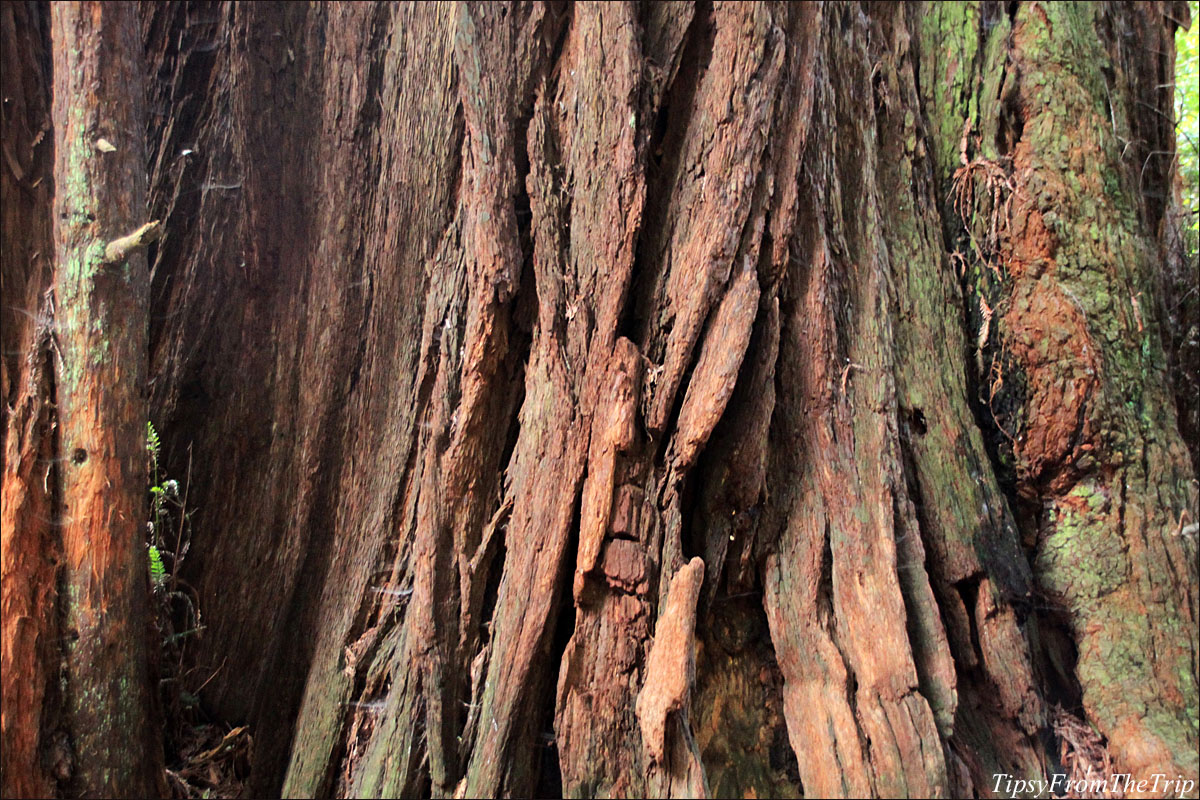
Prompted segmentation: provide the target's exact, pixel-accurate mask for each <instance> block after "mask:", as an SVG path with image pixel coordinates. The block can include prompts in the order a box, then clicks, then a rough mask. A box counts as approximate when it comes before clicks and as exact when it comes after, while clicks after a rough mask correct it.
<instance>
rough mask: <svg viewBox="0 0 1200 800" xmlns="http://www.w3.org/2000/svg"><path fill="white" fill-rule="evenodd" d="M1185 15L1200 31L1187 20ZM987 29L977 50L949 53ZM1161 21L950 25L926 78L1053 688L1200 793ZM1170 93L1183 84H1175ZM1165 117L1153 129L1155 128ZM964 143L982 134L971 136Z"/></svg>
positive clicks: (1033, 16) (958, 13)
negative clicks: (1072, 693)
mask: <svg viewBox="0 0 1200 800" xmlns="http://www.w3.org/2000/svg"><path fill="white" fill-rule="evenodd" d="M1185 13H1186V12H1185ZM964 25H965V26H966V27H967V28H975V29H977V30H978V31H979V32H980V35H979V37H978V38H973V37H965V38H964V37H958V36H954V35H948V33H947V31H948V30H949V31H958V30H961V29H962V28H963V27H964ZM1146 29H1149V30H1151V31H1154V30H1156V29H1157V30H1160V31H1161V33H1158V34H1154V35H1155V36H1157V37H1159V38H1158V39H1156V40H1157V41H1169V39H1170V34H1169V32H1170V30H1172V28H1171V27H1170V22H1169V21H1168V19H1167V18H1166V17H1164V16H1163V8H1162V6H1161V4H1141V5H1137V6H1130V5H1125V4H1112V5H1101V4H1089V3H1078V4H1072V3H1021V4H1017V5H1014V6H1013V7H1012V8H1011V9H1009V10H1007V11H1003V10H1001V9H998V8H996V7H994V6H991V5H989V4H983V5H975V6H965V7H963V6H960V7H955V6H948V5H940V4H939V5H933V6H930V7H929V9H928V14H927V16H926V19H925V26H924V31H923V35H924V37H925V39H926V41H939V42H948V43H950V44H951V47H949V48H946V49H944V50H943V49H938V50H933V49H931V50H930V51H928V52H927V55H926V58H925V61H924V62H923V65H922V67H923V70H924V72H923V76H922V77H923V79H924V81H925V87H924V88H925V89H926V93H927V96H928V97H929V101H928V103H927V106H926V107H927V109H929V112H930V124H931V128H932V129H933V131H934V133H935V137H934V140H935V142H936V146H935V152H936V153H937V154H938V156H939V164H938V172H937V174H938V179H939V182H940V189H941V191H942V193H943V208H944V211H945V212H946V214H945V218H946V221H947V228H946V231H947V236H948V242H949V245H950V247H952V248H953V249H954V251H955V256H954V260H955V263H956V264H957V265H958V266H959V269H961V270H962V271H963V272H964V273H965V283H966V286H967V304H968V311H969V315H970V318H971V321H972V325H973V327H974V330H973V331H972V332H973V333H975V334H976V336H975V337H974V341H973V343H972V344H973V350H974V351H975V352H974V353H973V358H972V362H973V365H974V368H975V376H974V377H975V382H976V387H977V391H978V396H979V401H980V404H981V406H982V407H983V409H984V414H983V417H984V420H985V426H984V427H985V429H987V428H988V424H987V423H988V422H990V423H991V429H992V437H993V443H994V446H995V448H996V451H997V456H998V458H999V459H1000V461H1001V463H1002V464H1003V465H1005V466H1006V470H1005V471H1006V472H1007V477H1008V480H1009V482H1010V485H1011V487H1012V489H1013V490H1015V492H1016V495H1017V507H1018V510H1019V511H1020V512H1021V514H1022V516H1023V528H1024V532H1025V535H1026V544H1027V546H1028V548H1029V550H1030V557H1031V563H1032V565H1033V570H1034V579H1035V584H1036V592H1037V598H1036V599H1037V602H1038V603H1039V604H1040V605H1042V606H1043V607H1045V609H1046V617H1047V619H1051V620H1054V619H1057V620H1058V622H1057V627H1058V628H1060V629H1061V630H1063V631H1065V632H1066V633H1067V634H1068V639H1069V640H1070V642H1071V644H1073V647H1071V645H1068V644H1066V642H1065V641H1063V640H1061V639H1054V638H1052V635H1051V636H1048V638H1047V659H1048V668H1049V669H1050V670H1051V671H1052V673H1054V674H1055V680H1057V681H1060V682H1063V683H1066V684H1068V685H1073V686H1075V687H1077V688H1076V691H1078V692H1079V696H1078V699H1077V702H1078V703H1080V704H1081V706H1080V708H1078V709H1077V710H1076V713H1082V714H1083V715H1085V716H1086V719H1087V720H1088V721H1089V722H1091V723H1092V724H1093V725H1094V726H1095V728H1096V729H1097V730H1098V731H1099V732H1100V733H1101V735H1103V736H1104V737H1105V738H1106V739H1107V741H1108V746H1109V749H1110V751H1111V753H1112V755H1113V758H1114V763H1115V765H1116V766H1117V767H1119V768H1120V769H1121V770H1125V771H1130V772H1132V773H1133V774H1134V775H1142V774H1147V775H1148V774H1151V773H1154V772H1161V773H1165V774H1168V775H1171V776H1175V775H1183V776H1185V777H1191V778H1193V779H1194V778H1195V777H1196V774H1197V770H1198V761H1197V752H1196V744H1197V732H1198V729H1197V726H1198V717H1197V703H1198V702H1200V700H1198V697H1197V652H1198V637H1197V627H1196V622H1197V617H1196V614H1197V586H1198V582H1197V572H1196V570H1197V567H1196V541H1195V537H1194V536H1188V535H1185V534H1184V533H1183V530H1184V528H1185V525H1186V523H1187V522H1188V521H1190V520H1195V519H1196V503H1197V494H1196V483H1195V475H1194V473H1193V471H1192V469H1191V463H1190V461H1189V458H1188V454H1187V451H1186V449H1185V448H1184V446H1183V443H1182V441H1181V439H1180V437H1179V435H1178V432H1177V428H1176V422H1175V419H1176V410H1175V407H1174V404H1173V399H1172V396H1171V393H1170V388H1169V382H1168V380H1167V377H1166V374H1165V370H1164V367H1165V364H1166V359H1165V357H1164V354H1163V352H1162V347H1161V342H1162V341H1163V337H1162V335H1161V331H1160V326H1161V324H1162V321H1161V315H1160V308H1161V305H1160V302H1161V301H1160V298H1159V297H1158V294H1157V292H1158V287H1159V279H1158V275H1157V271H1158V270H1159V268H1160V267H1159V262H1158V259H1159V257H1160V256H1159V250H1158V244H1157V241H1156V236H1157V235H1158V234H1159V233H1160V227H1159V223H1160V221H1161V214H1162V205H1161V202H1160V203H1158V204H1157V205H1156V204H1155V201H1153V200H1152V199H1151V200H1149V201H1147V200H1146V199H1145V198H1146V196H1147V195H1152V194H1153V193H1154V192H1156V191H1157V192H1164V191H1167V186H1166V185H1164V183H1163V182H1161V181H1155V180H1154V176H1155V174H1157V173H1156V171H1155V170H1157V169H1158V168H1157V167H1156V166H1155V164H1156V162H1157V161H1158V160H1159V159H1161V158H1163V157H1166V158H1167V159H1168V160H1169V158H1170V152H1159V149H1160V148H1166V149H1167V150H1168V151H1173V144H1172V143H1170V140H1169V139H1168V140H1167V142H1168V143H1167V144H1164V143H1162V142H1161V141H1160V140H1157V139H1155V138H1151V135H1150V134H1148V133H1146V131H1153V130H1156V129H1157V128H1158V126H1157V125H1155V124H1154V123H1153V120H1154V118H1155V116H1156V115H1165V116H1166V117H1167V118H1169V115H1170V108H1171V102H1170V98H1171V95H1170V92H1169V91H1167V92H1163V91H1161V88H1160V87H1158V86H1153V87H1152V89H1151V90H1150V91H1146V88H1147V84H1153V81H1154V80H1160V81H1163V80H1167V81H1169V80H1170V79H1169V78H1165V79H1164V78H1161V77H1159V78H1157V79H1156V78H1154V77H1153V76H1155V75H1159V76H1161V74H1162V73H1163V72H1164V71H1165V67H1166V65H1168V64H1169V63H1171V62H1170V59H1169V58H1168V57H1167V53H1164V52H1162V51H1161V50H1159V49H1157V48H1156V47H1154V46H1151V45H1149V44H1144V43H1141V42H1142V40H1144V39H1145V38H1146V36H1149V35H1151V34H1146V33H1143V36H1142V39H1140V40H1139V43H1138V44H1136V45H1135V44H1133V43H1132V42H1131V41H1130V34H1129V32H1130V31H1133V30H1142V31H1145V30H1146ZM1168 74H1169V73H1168ZM1147 117H1149V118H1150V120H1151V121H1150V122H1147V120H1146V118H1147ZM964 126H967V127H964Z"/></svg>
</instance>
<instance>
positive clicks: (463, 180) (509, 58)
mask: <svg viewBox="0 0 1200 800" xmlns="http://www.w3.org/2000/svg"><path fill="white" fill-rule="evenodd" d="M141 14H142V29H143V34H144V53H145V59H146V60H145V65H144V74H145V75H146V80H147V84H146V85H147V92H146V95H147V104H146V107H147V113H148V117H147V125H148V130H149V136H148V140H147V144H148V149H149V153H148V159H147V163H148V164H149V165H150V176H151V192H150V205H151V209H152V212H153V213H152V216H153V217H155V218H162V219H163V220H164V221H165V235H164V238H163V240H162V241H161V242H160V243H158V245H157V246H155V247H154V249H153V254H152V255H153V258H152V285H151V295H152V308H153V309H154V310H153V312H152V314H151V339H150V353H151V367H150V375H151V376H152V381H151V385H150V386H151V388H150V392H151V402H150V406H151V416H152V418H153V419H154V420H155V422H156V423H157V424H158V427H159V428H160V430H162V431H163V432H164V439H165V440H166V441H167V443H168V448H167V452H166V454H165V457H166V459H167V462H168V466H169V468H170V467H172V465H174V467H176V468H175V469H174V471H175V472H176V473H178V472H181V471H182V466H183V464H184V458H185V456H184V454H185V452H186V451H187V448H188V447H189V446H190V447H191V453H192V462H193V465H194V466H193V472H192V474H193V481H192V485H191V487H190V497H192V498H194V499H195V502H196V504H197V510H196V512H195V513H194V516H193V530H194V532H195V534H194V535H195V540H194V545H193V550H192V555H191V557H190V559H189V562H188V569H189V571H190V574H189V576H188V577H189V579H190V580H192V581H193V582H194V583H195V584H196V585H197V586H198V587H199V590H200V598H201V607H202V611H203V616H204V619H205V622H206V624H207V626H208V628H207V631H206V634H205V638H204V640H203V643H202V650H203V656H202V663H201V665H200V666H202V667H203V666H207V667H208V669H207V670H203V671H201V672H200V675H201V678H207V677H209V675H210V674H213V671H215V675H213V677H212V678H211V681H210V682H209V683H208V684H207V686H206V687H205V690H204V692H203V694H202V699H203V701H204V702H205V703H206V705H207V707H208V708H209V710H210V711H211V712H212V713H213V714H215V715H217V716H219V717H221V718H223V719H226V720H228V721H230V722H237V723H242V722H248V723H250V724H251V725H252V728H253V730H254V735H255V758H254V775H253V779H252V787H251V791H252V792H253V793H254V794H255V795H266V794H278V793H279V792H280V791H282V792H283V793H284V794H285V795H287V796H312V795H321V796H327V795H337V796H396V795H404V796H408V795H423V794H431V795H438V796H443V795H455V794H456V795H460V796H463V795H465V796H491V795H502V794H503V795H518V796H526V795H531V794H548V795H551V796H557V795H559V794H565V795H568V796H600V795H616V796H697V795H701V794H706V793H707V794H713V795H719V796H735V795H736V796H744V795H745V794H746V793H748V792H753V793H754V794H755V795H757V796H798V795H800V794H801V793H803V794H805V795H807V796H892V795H910V796H926V795H939V794H940V795H968V794H970V793H972V792H974V793H978V794H980V795H991V794H993V793H995V792H996V791H997V785H996V783H995V777H994V776H995V775H996V774H997V773H1004V774H1009V775H1012V776H1014V777H1018V778H1040V777H1043V776H1046V775H1047V774H1052V773H1056V772H1064V771H1067V772H1071V771H1072V770H1076V771H1077V772H1081V771H1082V770H1084V769H1085V768H1086V766H1087V762H1086V759H1087V758H1089V757H1094V756H1095V753H1094V752H1092V753H1085V752H1083V751H1082V750H1079V749H1078V748H1080V747H1082V745H1081V742H1082V740H1081V739H1080V738H1079V736H1078V735H1076V734H1074V733H1071V732H1072V731H1076V730H1087V731H1088V733H1087V736H1088V737H1092V739H1094V740H1095V743H1096V744H1098V745H1101V746H1103V747H1106V748H1107V752H1108V754H1109V755H1110V757H1111V759H1112V767H1113V769H1114V771H1119V772H1131V773H1134V774H1135V775H1147V776H1149V775H1152V774H1153V773H1155V772H1159V773H1164V774H1167V775H1169V776H1170V777H1175V776H1183V777H1186V778H1192V779H1195V778H1196V777H1197V772H1198V765H1197V758H1196V755H1195V753H1196V746H1197V741H1198V738H1200V737H1198V732H1197V724H1198V723H1197V717H1198V715H1197V709H1198V706H1200V700H1198V698H1197V674H1198V672H1200V668H1198V664H1197V653H1198V652H1200V650H1198V644H1200V642H1198V640H1197V638H1198V637H1197V634H1196V623H1197V586H1198V585H1200V579H1198V575H1197V554H1196V543H1195V535H1194V527H1192V528H1190V529H1189V527H1188V525H1189V524H1190V523H1193V522H1194V521H1195V520H1196V518H1197V490H1196V474H1195V471H1194V464H1193V462H1192V461H1191V460H1190V459H1189V458H1188V452H1187V450H1186V448H1185V446H1184V444H1183V441H1182V439H1181V437H1180V435H1179V432H1178V424H1177V422H1176V417H1177V414H1178V413H1180V412H1181V411H1182V412H1183V413H1184V415H1185V416H1187V415H1189V414H1193V413H1194V411H1193V409H1192V408H1191V407H1187V408H1183V409H1177V408H1176V407H1175V399H1174V398H1175V395H1173V393H1172V392H1173V390H1174V388H1175V386H1174V385H1173V383H1172V377H1171V376H1170V375H1168V374H1167V373H1166V371H1165V368H1166V365H1167V364H1169V363H1176V361H1175V360H1174V358H1175V354H1174V353H1173V352H1164V349H1163V348H1164V342H1165V343H1166V345H1167V346H1168V347H1172V346H1174V345H1173V344H1172V343H1174V342H1177V341H1179V337H1178V336H1176V335H1175V333H1176V332H1175V331H1173V330H1171V329H1170V328H1168V327H1166V325H1167V323H1168V321H1169V320H1175V319H1176V318H1175V317H1172V316H1171V314H1168V313H1167V309H1171V310H1172V313H1177V311H1176V310H1177V309H1179V308H1184V309H1185V310H1186V309H1193V310H1194V309H1195V308H1196V306H1195V305H1186V306H1181V305H1180V304H1179V302H1178V301H1179V300H1180V299H1181V298H1180V297H1179V296H1178V293H1180V292H1181V290H1180V289H1179V288H1178V287H1180V286H1184V287H1186V285H1187V282H1186V280H1180V279H1179V277H1178V276H1177V275H1174V274H1172V275H1168V276H1167V278H1166V279H1163V277H1162V275H1161V271H1160V266H1159V265H1160V264H1161V263H1169V264H1175V263H1178V262H1177V254H1176V253H1174V252H1172V251H1170V250H1169V248H1170V247H1178V244H1177V243H1178V239H1177V238H1172V237H1171V236H1170V225H1171V221H1172V219H1173V216H1172V215H1173V214H1175V213H1176V211H1177V209H1176V208H1175V207H1174V205H1173V203H1174V201H1173V200H1172V198H1173V197H1176V196H1177V194H1176V193H1175V192H1174V191H1173V187H1174V182H1175V181H1176V180H1177V178H1176V176H1175V174H1174V172H1173V163H1174V162H1173V160H1172V158H1171V153H1173V150H1174V144H1173V135H1174V134H1173V130H1172V128H1171V127H1170V124H1169V122H1170V117H1171V114H1172V103H1171V94H1170V91H1169V89H1164V88H1163V86H1164V85H1166V84H1169V83H1170V75H1171V69H1172V64H1173V31H1174V27H1175V25H1176V24H1177V23H1178V22H1179V21H1181V20H1183V18H1184V17H1185V16H1186V8H1185V7H1184V4H1179V3H1146V4H1126V3H1115V4H1106V5H1096V4H1054V3H1042V2H1022V3H1004V4H1001V3H992V2H981V3H961V4H945V5H942V4H930V5H915V4H906V5H888V4H857V3H831V4H787V3H773V2H767V3H754V4H748V3H747V4H739V3H708V2H699V3H691V2H669V3H571V4H543V3H517V4H474V3H460V4H446V5H433V4H410V5H392V4H334V5H300V4H226V3H199V2H196V3H181V4H173V5H163V6H157V5H156V6H151V5H147V6H144V7H142V9H141ZM1181 15H1182V16H1181ZM6 119H7V118H6ZM1164 119H1165V120H1166V122H1163V121H1162V120H1164ZM6 124H8V123H7V122H6ZM6 130H7V129H6ZM6 136H7V133H6ZM6 141H7V139H6ZM6 180H7V179H6ZM5 185H6V186H7V185H8V184H5ZM62 188H63V187H62V186H61V184H60V185H59V191H60V192H61V191H62ZM6 213H7V212H6ZM7 224H8V223H7V217H6V225H7ZM6 236H7V234H6ZM6 242H7V239H6ZM7 246H8V245H7V243H6V247H7ZM6 252H7V251H6ZM6 276H7V272H6ZM6 280H7V277H6ZM35 299H36V298H35ZM28 302H32V301H28ZM31 307H32V306H31ZM60 310H61V309H60ZM1188 313H1190V312H1188ZM7 319H8V317H6V324H7ZM1183 322H1184V324H1191V321H1189V320H1187V319H1184V320H1183ZM1172 324H1175V323H1174V322H1172ZM5 335H6V337H7V336H8V334H7V331H6V334H5ZM5 341H6V342H7V341H8V339H7V338H6V340H5ZM6 346H7V345H6ZM22 346H23V347H26V346H28V345H24V344H23V345H22ZM5 363H6V369H8V366H7V365H8V361H7V360H6V362H5ZM20 369H21V370H22V372H21V375H22V380H25V381H30V380H34V378H31V377H29V376H31V375H32V376H35V377H36V373H35V372H34V371H33V368H32V367H28V366H21V367H20ZM6 374H7V373H6ZM14 385H15V384H14ZM28 385H30V386H34V387H36V386H37V384H36V382H34V383H30V384H28ZM29 391H30V392H32V394H33V395H36V391H35V390H33V389H31V390H29ZM6 392H8V384H6ZM1178 396H1179V397H1180V398H1181V401H1187V402H1194V400H1192V399H1190V398H1188V397H1187V396H1186V394H1185V393H1181V394H1179V395H1178ZM30 408H31V409H32V408H34V407H33V406H31V407H30ZM60 413H61V412H60ZM31 414H34V411H28V412H26V416H24V417H20V418H18V417H17V416H16V415H14V416H12V417H11V419H12V420H18V419H21V420H25V422H22V423H21V424H23V425H26V426H27V427H28V426H30V425H34V424H35V422H34V421H35V420H36V419H38V418H37V417H36V415H35V414H34V415H33V416H30V415H31ZM1187 418H1188V419H1192V418H1194V417H1191V416H1187ZM16 424H17V423H16V422H15V421H10V422H9V431H8V436H9V442H10V445H9V450H12V447H13V446H12V444H11V442H12V441H13V437H14V433H13V431H14V430H18V428H17V427H16ZM60 435H62V434H60ZM22 441H24V440H22ZM30 441H34V440H32V439H31V440H30ZM22 446H23V447H26V450H20V449H19V448H18V450H17V451H15V452H20V453H27V450H28V447H32V446H33V445H22ZM6 457H7V458H9V461H6V467H5V469H6V489H5V491H6V494H5V506H6V510H5V515H6V516H5V526H6V529H5V530H6V534H5V535H6V537H7V536H8V535H9V533H8V531H9V530H10V526H11V525H12V524H14V523H11V522H10V521H9V517H8V514H9V511H8V501H9V494H8V491H9V490H8V483H7V480H8V478H7V475H8V474H9V472H10V471H11V470H12V469H13V467H11V466H9V464H16V463H18V462H17V461H14V460H13V459H12V457H11V456H6ZM26 457H27V458H32V456H28V454H27V455H26ZM22 463H23V462H22ZM64 468H69V467H64ZM23 485H24V484H23ZM30 530H33V529H32V528H30ZM1189 530H1190V531H1192V533H1191V534H1190V535H1189V534H1188V533H1187V531H1189ZM31 535H32V534H31ZM5 541H6V547H7V542H8V539H7V538H6V540H5ZM6 558H7V556H6ZM5 563H6V567H5V568H6V570H7V569H8V567H7V561H6V562H5ZM8 574H9V573H8V572H7V571H6V573H5V579H6V588H5V592H6V595H5V597H6V601H5V602H6V606H5V621H6V625H7V623H8V621H9V619H10V617H9V613H10V612H9V611H8V606H7V603H8V600H7V597H8V594H7V593H8V592H9V589H8V585H7V584H8ZM23 580H25V581H26V583H23V584H21V585H22V586H31V587H37V586H41V585H42V584H40V583H38V582H37V581H38V580H39V578H38V577H37V576H36V575H35V574H33V573H32V572H31V573H30V577H28V578H25V579H23ZM30 596H32V595H30ZM7 635H8V634H7V633H6V639H5V642H6V648H7V647H8V644H7V642H8V639H7ZM5 652H6V659H7V658H8V656H7V653H8V650H7V649H6V651H5ZM23 652H24V651H23ZM30 657H32V656H30ZM7 663H8V662H7V661H6V664H7ZM30 663H33V662H30ZM6 686H7V684H6ZM5 702H6V712H5V713H6V722H5V736H6V744H7V741H8V739H7V737H8V736H9V735H10V734H9V725H8V722H7V719H8V717H7V714H8V711H7V708H8V706H7V702H8V701H7V700H6V701H5ZM33 702H34V705H36V703H37V702H38V701H37V699H35V700H34V701H33ZM1088 726H1091V727H1088ZM1089 742H1090V740H1089ZM6 780H7V778H6ZM6 785H7V784H6ZM999 788H1000V789H1001V790H1003V786H1002V785H1001V786H1000V787H999ZM1193 791H1194V790H1193Z"/></svg>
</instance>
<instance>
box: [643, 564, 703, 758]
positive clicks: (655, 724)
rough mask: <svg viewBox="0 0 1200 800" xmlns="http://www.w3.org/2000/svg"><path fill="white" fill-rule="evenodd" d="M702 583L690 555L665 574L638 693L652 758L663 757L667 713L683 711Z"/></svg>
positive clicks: (692, 668)
mask: <svg viewBox="0 0 1200 800" xmlns="http://www.w3.org/2000/svg"><path fill="white" fill-rule="evenodd" d="M703 581H704V562H703V561H701V560H700V559H699V558H693V559H692V560H691V561H689V562H688V563H687V564H685V565H684V566H682V567H680V569H679V571H678V572H676V573H675V576H674V577H673V578H671V588H670V589H669V590H668V592H667V605H666V607H665V608H664V609H663V613H662V616H661V617H659V619H658V623H657V624H656V625H655V626H654V640H653V642H652V643H651V645H650V655H648V656H647V657H646V682H645V684H644V685H643V686H642V691H641V692H639V693H638V699H637V716H638V723H639V724H640V725H641V726H642V741H643V742H644V743H645V745H646V750H647V752H648V753H649V754H650V758H651V760H652V761H654V762H656V763H662V761H663V759H664V757H665V755H666V737H667V730H666V726H667V715H668V714H671V713H673V712H684V714H685V715H686V712H687V704H688V696H689V695H690V694H691V691H692V683H693V682H694V681H695V677H696V674H695V673H696V655H695V648H696V602H697V600H699V599H700V584H701V583H702V582H703Z"/></svg>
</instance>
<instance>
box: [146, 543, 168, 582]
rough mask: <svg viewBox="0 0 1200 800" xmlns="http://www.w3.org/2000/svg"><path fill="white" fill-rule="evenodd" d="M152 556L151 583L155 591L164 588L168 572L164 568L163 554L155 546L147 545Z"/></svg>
mask: <svg viewBox="0 0 1200 800" xmlns="http://www.w3.org/2000/svg"><path fill="white" fill-rule="evenodd" d="M147 549H148V551H149V554H150V583H151V585H153V586H154V588H155V589H159V588H161V587H162V585H163V583H165V582H166V580H167V570H166V567H164V566H163V561H162V554H161V553H159V552H158V548H157V547H155V546H154V545H152V544H151V545H147Z"/></svg>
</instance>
